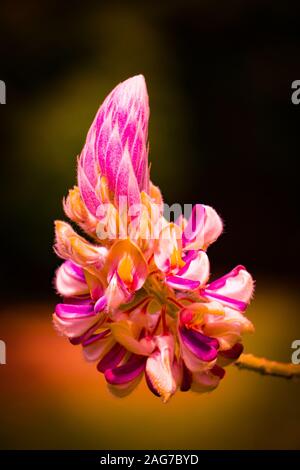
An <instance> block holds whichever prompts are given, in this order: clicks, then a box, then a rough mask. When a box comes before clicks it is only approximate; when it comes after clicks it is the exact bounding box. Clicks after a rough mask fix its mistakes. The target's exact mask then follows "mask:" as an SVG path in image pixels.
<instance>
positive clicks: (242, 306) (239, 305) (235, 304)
mask: <svg viewBox="0 0 300 470" xmlns="http://www.w3.org/2000/svg"><path fill="white" fill-rule="evenodd" d="M201 295H202V296H203V297H207V298H209V299H214V300H219V301H221V302H223V303H226V304H227V305H228V306H229V307H232V308H234V309H236V310H239V311H240V312H244V311H245V310H246V309H247V307H248V304H247V303H246V302H243V301H242V300H236V299H232V298H230V297H227V296H225V295H221V294H218V293H217V292H213V291H210V290H209V289H203V290H201Z"/></svg>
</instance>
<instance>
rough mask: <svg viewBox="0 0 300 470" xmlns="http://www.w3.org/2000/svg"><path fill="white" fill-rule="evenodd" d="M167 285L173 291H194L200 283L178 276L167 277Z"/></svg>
mask: <svg viewBox="0 0 300 470" xmlns="http://www.w3.org/2000/svg"><path fill="white" fill-rule="evenodd" d="M167 284H168V285H169V286H170V287H173V289H180V290H195V289H197V288H198V287H199V286H200V282H198V281H192V280H191V279H183V278H182V277H180V276H168V277H167Z"/></svg>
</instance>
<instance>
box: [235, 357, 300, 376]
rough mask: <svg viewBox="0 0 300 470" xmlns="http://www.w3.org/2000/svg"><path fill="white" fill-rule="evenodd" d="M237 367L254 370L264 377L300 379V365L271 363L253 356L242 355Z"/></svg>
mask: <svg viewBox="0 0 300 470" xmlns="http://www.w3.org/2000/svg"><path fill="white" fill-rule="evenodd" d="M235 365H236V366H237V367H238V368H239V369H247V370H252V371H254V372H259V373H260V374H263V375H273V376H276V377H284V378H286V379H292V378H296V377H297V378H300V365H295V364H291V363H285V362H277V361H271V360H269V359H265V358H264V357H256V356H254V355H253V354H242V355H241V356H240V358H239V359H238V360H237V361H236V363H235Z"/></svg>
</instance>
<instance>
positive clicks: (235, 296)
mask: <svg viewBox="0 0 300 470" xmlns="http://www.w3.org/2000/svg"><path fill="white" fill-rule="evenodd" d="M253 290H254V281H253V279H252V277H251V275H250V274H249V273H248V271H246V269H245V268H244V266H237V267H236V268H234V269H233V270H232V271H230V273H228V274H226V275H225V276H223V277H221V278H219V279H217V280H216V281H213V282H211V283H210V284H209V285H208V286H207V287H206V288H205V289H203V290H202V291H201V295H202V296H203V297H204V298H209V299H215V300H217V301H218V302H220V303H222V304H223V305H227V306H229V307H231V308H234V309H237V310H239V311H242V312H243V311H244V310H246V308H247V305H248V303H249V302H250V299H251V296H252V294H253Z"/></svg>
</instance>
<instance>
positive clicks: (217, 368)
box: [210, 364, 225, 379]
mask: <svg viewBox="0 0 300 470" xmlns="http://www.w3.org/2000/svg"><path fill="white" fill-rule="evenodd" d="M210 372H211V373H212V374H213V375H215V376H216V377H219V378H220V379H223V377H224V375H225V369H223V367H220V366H218V364H215V365H214V366H213V368H212V369H211V370H210Z"/></svg>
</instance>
